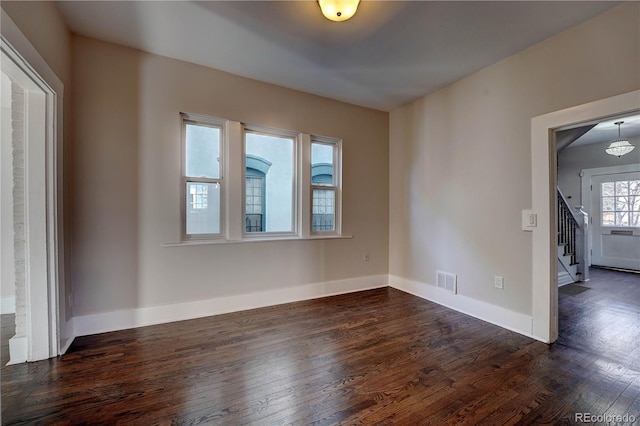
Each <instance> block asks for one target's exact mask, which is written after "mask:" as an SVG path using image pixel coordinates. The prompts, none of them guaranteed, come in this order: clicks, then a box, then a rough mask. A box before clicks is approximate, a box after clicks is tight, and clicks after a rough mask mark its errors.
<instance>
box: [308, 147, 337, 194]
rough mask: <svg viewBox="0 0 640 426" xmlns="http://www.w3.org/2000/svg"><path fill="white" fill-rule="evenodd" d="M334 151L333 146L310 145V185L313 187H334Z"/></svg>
mask: <svg viewBox="0 0 640 426" xmlns="http://www.w3.org/2000/svg"><path fill="white" fill-rule="evenodd" d="M334 149H335V146H334V145H330V144H324V143H315V142H313V143H311V183H313V184H314V185H335V180H334V174H333V170H334V164H333V158H334V155H333V150H334Z"/></svg>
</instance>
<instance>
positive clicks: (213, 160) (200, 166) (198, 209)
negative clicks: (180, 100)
mask: <svg viewBox="0 0 640 426" xmlns="http://www.w3.org/2000/svg"><path fill="white" fill-rule="evenodd" d="M222 129H223V124H222V123H220V122H217V121H216V120H207V119H202V118H199V117H193V116H189V115H187V114H183V115H182V132H183V165H182V170H183V172H182V175H183V187H184V189H185V195H186V196H185V197H184V204H183V212H184V231H183V234H184V238H186V239H189V238H211V237H212V236H219V235H220V234H221V222H220V213H221V211H222V210H221V206H220V204H221V185H222V183H223V180H222V164H221V162H220V153H221V151H222V134H223V132H222Z"/></svg>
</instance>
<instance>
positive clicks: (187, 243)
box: [161, 235, 353, 247]
mask: <svg viewBox="0 0 640 426" xmlns="http://www.w3.org/2000/svg"><path fill="white" fill-rule="evenodd" d="M351 238H353V236H352V235H317V236H316V235H314V236H310V237H297V236H296V237H289V236H287V237H267V238H245V239H243V240H226V239H223V238H220V239H217V240H192V241H181V242H179V243H162V244H161V247H184V246H210V245H220V244H243V243H264V242H273V241H312V240H349V239H351Z"/></svg>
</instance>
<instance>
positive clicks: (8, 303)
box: [0, 296, 16, 314]
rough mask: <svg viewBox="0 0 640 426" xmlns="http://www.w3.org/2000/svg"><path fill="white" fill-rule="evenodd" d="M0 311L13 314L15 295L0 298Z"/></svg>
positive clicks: (14, 310) (14, 311)
mask: <svg viewBox="0 0 640 426" xmlns="http://www.w3.org/2000/svg"><path fill="white" fill-rule="evenodd" d="M0 313H2V314H15V313H16V298H15V296H10V297H3V298H2V299H0Z"/></svg>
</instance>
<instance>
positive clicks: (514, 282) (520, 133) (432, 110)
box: [389, 3, 640, 315]
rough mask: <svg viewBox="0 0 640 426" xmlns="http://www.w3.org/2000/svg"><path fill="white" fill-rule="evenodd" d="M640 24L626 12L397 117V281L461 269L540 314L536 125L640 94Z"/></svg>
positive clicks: (475, 291)
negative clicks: (533, 212)
mask: <svg viewBox="0 0 640 426" xmlns="http://www.w3.org/2000/svg"><path fill="white" fill-rule="evenodd" d="M639 17H640V4H638V3H627V4H624V5H622V6H619V7H617V8H615V9H612V10H611V11H609V12H606V13H605V14H603V15H600V16H599V17H596V18H595V19H593V20H591V21H588V22H586V23H584V24H582V25H580V26H578V27H575V28H573V29H570V30H568V31H566V32H564V33H561V34H559V35H558V36H556V37H553V38H551V39H548V40H546V41H544V42H542V43H539V44H537V45H535V46H533V47H531V48H529V49H527V50H524V51H522V52H520V53H518V54H516V55H514V56H512V57H509V58H507V59H505V60H503V61H501V62H498V63H497V64H494V65H492V66H490V67H488V68H486V69H484V70H482V71H480V72H477V73H475V74H473V75H471V76H469V77H467V78H465V79H463V80H460V81H459V82H457V83H455V84H453V85H451V86H449V87H446V88H444V89H442V90H440V91H438V92H436V93H434V94H432V95H429V96H426V97H424V98H422V99H420V100H418V101H415V102H413V103H411V104H409V105H406V106H404V107H402V108H400V109H398V110H396V111H394V112H392V113H391V117H390V140H389V147H390V151H389V152H390V160H389V161H390V172H389V174H390V200H389V205H390V229H389V231H390V239H389V270H390V274H392V275H395V276H399V277H403V278H407V279H411V280H414V281H418V282H422V283H426V284H431V285H433V284H434V283H435V275H436V270H445V271H450V272H454V273H457V274H458V280H459V281H458V286H459V287H458V289H459V293H461V294H463V295H465V296H468V297H471V298H473V299H476V300H480V301H483V302H487V303H490V304H494V305H498V306H501V307H504V308H507V309H510V310H512V311H515V312H519V313H522V314H525V315H529V314H531V304H532V300H531V297H532V296H531V294H532V287H531V286H532V257H531V256H532V249H531V244H532V239H531V234H530V233H527V232H523V231H521V210H522V209H527V208H530V207H531V184H532V183H531V118H532V117H535V116H538V115H541V114H545V113H548V112H552V111H556V110H559V109H563V108H567V107H570V106H574V105H579V104H583V103H586V102H589V101H593V100H597V99H602V98H606V97H609V96H613V95H617V94H621V93H625V92H629V91H632V90H636V89H638V88H640V56H639V54H640V33H639V32H638V28H639V25H640V20H639ZM614 64H615V65H614ZM495 275H501V276H503V277H504V280H505V281H504V286H505V288H504V290H499V289H496V288H494V282H493V277H494V276H495Z"/></svg>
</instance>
